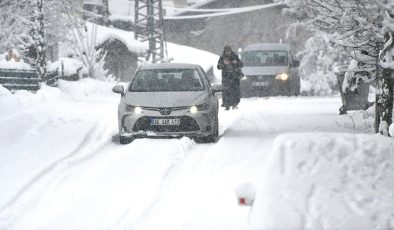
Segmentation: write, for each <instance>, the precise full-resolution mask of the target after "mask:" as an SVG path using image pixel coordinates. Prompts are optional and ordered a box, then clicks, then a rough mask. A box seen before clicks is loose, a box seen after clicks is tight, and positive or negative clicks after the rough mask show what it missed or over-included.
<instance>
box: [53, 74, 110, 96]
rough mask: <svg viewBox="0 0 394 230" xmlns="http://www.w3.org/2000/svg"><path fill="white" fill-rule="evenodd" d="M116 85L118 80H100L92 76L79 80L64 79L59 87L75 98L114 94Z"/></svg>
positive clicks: (59, 83)
mask: <svg viewBox="0 0 394 230" xmlns="http://www.w3.org/2000/svg"><path fill="white" fill-rule="evenodd" d="M114 85H116V82H111V81H110V82H106V81H99V80H95V79H92V78H83V79H81V80H79V81H78V82H70V81H62V80H60V81H59V82H58V87H59V89H60V90H61V91H62V92H64V93H65V94H66V95H69V96H71V97H72V98H74V99H81V98H87V97H95V96H105V95H108V96H111V95H114V93H113V92H112V87H113V86H114Z"/></svg>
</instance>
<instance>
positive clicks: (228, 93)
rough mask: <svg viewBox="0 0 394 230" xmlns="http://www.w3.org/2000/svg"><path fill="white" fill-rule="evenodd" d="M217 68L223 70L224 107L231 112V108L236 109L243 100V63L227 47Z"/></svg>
mask: <svg viewBox="0 0 394 230" xmlns="http://www.w3.org/2000/svg"><path fill="white" fill-rule="evenodd" d="M217 67H218V69H221V70H222V85H223V104H222V107H226V110H229V109H230V107H231V106H232V107H233V109H236V108H237V105H238V104H239V102H240V100H241V88H240V78H241V77H242V71H241V68H242V67H243V63H242V62H241V60H239V58H238V56H237V55H236V54H235V53H234V52H233V51H232V50H231V47H230V46H225V47H224V51H223V55H222V56H220V59H219V62H218V66H217Z"/></svg>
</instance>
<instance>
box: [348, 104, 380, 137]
mask: <svg viewBox="0 0 394 230" xmlns="http://www.w3.org/2000/svg"><path fill="white" fill-rule="evenodd" d="M343 116H345V117H347V118H348V120H347V121H346V122H345V123H344V124H343V125H344V127H346V128H348V129H353V130H358V131H363V132H365V133H371V134H372V133H375V106H371V107H369V108H368V109H367V110H365V111H364V110H358V111H351V112H348V114H346V115H343Z"/></svg>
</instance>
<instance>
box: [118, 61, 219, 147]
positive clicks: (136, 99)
mask: <svg viewBox="0 0 394 230" xmlns="http://www.w3.org/2000/svg"><path fill="white" fill-rule="evenodd" d="M113 91H114V92H115V93H119V94H121V95H122V97H121V100H120V103H119V108H118V122H119V139H120V143H122V144H127V143H130V142H131V141H133V140H134V139H135V138H138V137H148V136H187V137H190V138H193V139H194V140H195V141H196V142H203V143H205V142H215V141H216V140H217V138H218V124H219V120H218V110H219V102H218V97H217V94H216V93H217V92H218V91H220V88H219V87H215V86H211V84H210V83H209V81H208V78H207V76H206V74H205V72H204V71H203V69H202V68H201V67H200V66H199V65H192V64H175V63H164V64H147V65H143V66H141V67H140V68H139V69H138V70H137V71H136V73H135V74H134V76H133V77H132V79H131V81H130V83H129V84H128V87H127V88H126V90H125V89H124V87H123V86H121V85H117V86H115V87H114V88H113Z"/></svg>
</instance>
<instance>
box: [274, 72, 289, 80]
mask: <svg viewBox="0 0 394 230" xmlns="http://www.w3.org/2000/svg"><path fill="white" fill-rule="evenodd" d="M275 79H276V80H281V81H287V80H288V79H289V75H288V74H287V73H280V74H277V75H276V77H275Z"/></svg>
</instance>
